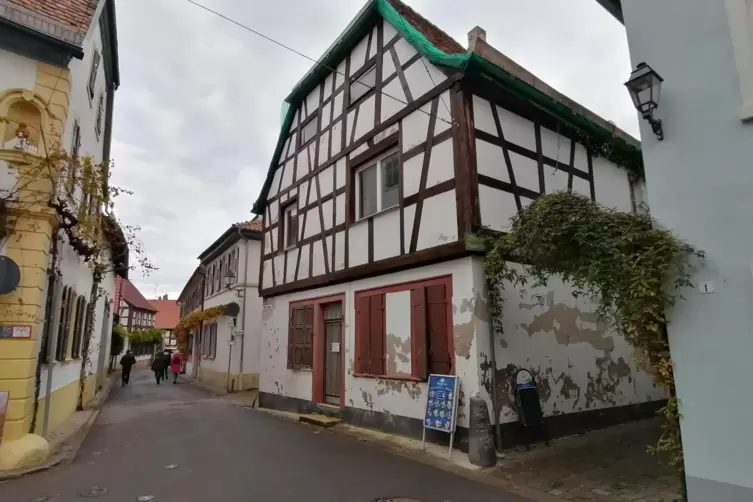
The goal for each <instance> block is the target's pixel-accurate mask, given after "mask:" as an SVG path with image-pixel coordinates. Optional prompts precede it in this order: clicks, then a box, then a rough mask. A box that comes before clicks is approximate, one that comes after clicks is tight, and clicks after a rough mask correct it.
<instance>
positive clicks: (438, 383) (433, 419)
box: [421, 375, 460, 458]
mask: <svg viewBox="0 0 753 502" xmlns="http://www.w3.org/2000/svg"><path fill="white" fill-rule="evenodd" d="M459 393H460V379H459V378H458V377H456V376H452V375H429V392H428V395H427V396H426V410H425V412H424V427H423V434H422V436H421V449H422V450H424V449H426V429H434V430H437V431H442V432H447V433H449V434H450V451H449V455H448V458H452V444H453V443H454V442H455V428H456V426H457V416H458V394H459Z"/></svg>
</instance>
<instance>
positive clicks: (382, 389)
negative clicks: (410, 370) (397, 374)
mask: <svg viewBox="0 0 753 502" xmlns="http://www.w3.org/2000/svg"><path fill="white" fill-rule="evenodd" d="M378 385H379V386H378V388H377V395H378V396H384V395H385V394H402V393H403V392H405V393H407V394H408V395H409V396H410V398H411V399H412V400H414V401H417V400H418V399H419V398H420V397H421V387H420V386H419V385H418V383H417V382H409V381H405V380H384V379H380V380H379V384H378Z"/></svg>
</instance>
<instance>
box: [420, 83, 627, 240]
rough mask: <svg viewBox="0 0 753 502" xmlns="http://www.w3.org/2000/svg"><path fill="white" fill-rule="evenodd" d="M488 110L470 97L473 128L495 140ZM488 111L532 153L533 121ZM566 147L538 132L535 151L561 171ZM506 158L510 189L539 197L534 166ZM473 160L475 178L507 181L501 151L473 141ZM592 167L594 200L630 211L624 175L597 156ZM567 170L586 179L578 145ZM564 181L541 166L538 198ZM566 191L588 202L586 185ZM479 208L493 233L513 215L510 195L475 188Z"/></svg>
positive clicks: (579, 182) (524, 200) (579, 181)
mask: <svg viewBox="0 0 753 502" xmlns="http://www.w3.org/2000/svg"><path fill="white" fill-rule="evenodd" d="M492 106H493V105H492V104H491V103H490V102H489V101H487V100H485V99H483V98H480V97H478V96H473V112H474V121H475V127H476V129H478V130H480V131H483V132H486V133H488V134H491V135H493V136H494V137H495V138H499V134H498V132H497V128H496V125H495V123H494V118H493V112H492ZM494 108H496V111H497V115H498V117H499V121H500V126H501V128H502V133H503V135H504V138H505V140H506V141H509V142H512V143H515V144H516V145H518V146H521V147H523V148H526V149H528V150H529V151H531V152H534V153H535V152H536V132H535V127H534V124H533V122H531V121H530V120H528V119H525V118H523V117H520V116H518V115H515V114H514V113H512V112H510V111H508V110H506V109H504V108H502V107H500V106H496V105H495V106H494ZM570 148H571V140H570V139H569V138H566V137H564V136H562V135H560V134H559V133H558V132H557V131H551V130H549V129H547V128H546V127H541V151H542V153H543V154H544V155H545V156H546V157H548V158H550V159H552V160H554V161H555V162H560V163H562V164H563V167H566V166H567V165H569V163H570ZM508 156H509V158H510V164H511V166H512V172H513V176H514V178H515V179H514V181H515V184H516V185H517V186H518V187H522V188H526V189H528V190H531V191H533V192H536V193H541V192H540V190H541V186H540V181H539V172H538V163H537V161H536V160H533V159H531V158H529V157H526V156H524V155H521V154H518V153H516V152H513V151H508ZM476 161H477V166H478V172H479V173H480V174H483V175H485V176H489V177H491V178H494V179H497V180H499V181H502V182H505V183H512V182H513V180H512V179H511V177H510V173H509V170H508V167H507V164H506V162H505V158H504V153H503V150H502V148H501V147H499V146H497V145H494V144H491V143H488V142H486V141H484V140H482V139H479V138H476ZM592 165H593V177H594V181H593V183H594V193H595V197H596V201H597V202H599V203H600V204H603V205H604V206H606V207H610V208H617V209H619V210H621V211H626V212H629V211H632V202H631V199H630V181H629V178H628V173H627V171H626V170H624V169H621V168H619V167H617V166H616V165H614V164H612V163H610V162H608V161H607V160H605V159H603V158H600V157H593V159H592ZM573 168H574V169H575V170H576V171H577V172H579V173H583V174H584V175H588V171H589V170H588V155H587V153H586V149H585V147H584V146H583V145H581V144H579V143H576V144H575V152H574V157H573ZM406 172H410V170H408V171H406ZM568 177H569V175H568V173H567V172H565V171H563V170H562V169H559V167H555V166H551V165H547V164H545V165H544V193H546V194H550V193H554V192H558V191H563V190H567V185H568ZM409 179H410V178H409ZM572 191H573V192H574V193H579V194H581V195H585V196H587V197H589V198H590V197H591V185H590V182H589V181H588V180H586V179H583V178H581V177H578V176H576V175H574V176H573V182H572ZM520 201H521V205H522V207H525V206H527V205H528V204H530V202H531V199H530V198H528V197H525V196H522V195H521V196H520ZM479 207H480V211H481V223H482V224H483V225H485V226H488V227H490V228H493V229H495V230H502V231H504V230H507V229H508V228H509V220H510V218H511V217H512V216H514V215H515V214H516V213H517V206H516V203H515V198H514V196H513V194H511V193H509V192H504V191H502V190H498V189H495V188H490V187H486V186H483V185H480V186H479Z"/></svg>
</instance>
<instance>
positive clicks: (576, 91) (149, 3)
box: [112, 0, 638, 299]
mask: <svg viewBox="0 0 753 502" xmlns="http://www.w3.org/2000/svg"><path fill="white" fill-rule="evenodd" d="M199 1H200V2H202V3H203V4H204V5H207V6H209V7H211V8H213V9H215V10H217V11H219V12H222V13H223V14H225V15H227V16H229V17H231V18H233V19H236V20H238V21H239V22H241V23H243V24H245V25H247V26H250V27H252V28H254V29H257V30H259V31H261V32H263V33H264V34H266V35H268V36H270V37H272V38H275V39H277V40H279V41H281V42H283V43H285V44H286V45H288V46H291V47H293V48H295V49H297V50H299V51H300V52H303V53H304V54H307V55H309V56H311V57H313V58H318V57H319V56H320V55H321V54H322V53H323V52H324V50H325V49H326V48H327V47H328V46H329V45H330V44H331V43H332V42H333V41H334V40H335V38H336V37H337V36H338V35H339V34H340V33H341V32H342V30H343V29H344V28H345V26H346V25H347V24H348V23H349V22H350V21H351V19H352V18H353V17H354V16H355V14H356V13H357V12H358V10H359V9H360V8H361V6H362V5H363V3H362V2H361V1H360V0H317V1H312V0H280V1H275V2H266V1H261V0H243V1H240V0H199ZM364 1H365V0H364ZM406 3H408V4H410V5H411V6H412V7H413V8H414V9H416V10H417V11H419V12H420V13H421V14H423V15H424V16H425V17H427V18H428V19H429V20H430V21H432V22H433V23H434V24H436V25H437V26H439V27H440V28H442V29H443V30H445V31H446V32H448V33H449V34H450V35H452V36H453V37H454V38H455V39H456V40H457V41H459V42H460V43H461V44H463V45H464V46H465V45H467V33H468V31H469V30H470V29H471V28H473V27H474V26H475V25H480V26H481V27H482V28H484V29H486V31H487V41H488V42H489V43H491V44H492V45H493V46H495V47H496V48H497V49H499V50H500V51H502V52H503V53H505V54H506V55H507V56H509V57H511V58H512V59H514V60H515V61H517V62H518V63H519V64H521V65H522V66H524V67H525V68H527V69H528V70H529V71H531V72H532V73H534V74H535V75H537V76H538V77H539V78H541V79H542V80H544V81H545V82H547V83H548V84H549V85H551V86H552V87H554V88H555V89H557V90H559V91H560V92H563V93H564V94H566V95H568V96H569V97H570V98H572V99H574V100H575V101H577V102H579V103H581V104H583V105H584V106H586V107H588V108H590V109H591V110H593V111H594V112H596V113H597V114H599V115H601V116H603V117H604V118H606V119H608V120H612V121H614V122H615V123H616V124H617V125H618V126H620V127H621V128H623V129H624V130H626V131H627V132H629V133H630V134H632V135H634V136H636V137H637V135H638V128H637V117H636V113H635V109H634V108H633V107H632V105H631V103H630V99H629V97H628V95H627V92H626V90H625V88H624V87H623V85H622V83H623V82H624V81H625V80H627V77H628V75H629V73H630V63H629V58H628V50H627V40H626V37H625V31H624V28H623V26H622V25H621V24H619V23H618V22H617V21H615V20H614V19H613V18H612V17H611V16H609V15H608V14H607V13H606V11H604V10H603V9H602V8H601V7H600V6H599V5H598V4H597V3H596V1H595V0H568V1H566V2H565V1H562V0H527V1H525V2H520V1H518V0H463V1H462V2H458V1H457V0H406ZM116 4H117V16H118V37H119V52H120V72H121V87H120V89H119V90H118V91H117V93H116V97H115V129H114V138H113V150H112V151H113V159H114V162H115V170H114V172H113V182H114V183H115V184H116V185H119V186H123V187H125V188H128V189H130V190H133V192H134V195H132V196H129V197H122V198H120V199H119V200H118V201H117V215H118V216H119V217H120V218H121V219H122V220H123V221H124V222H125V223H128V224H133V225H140V226H141V227H142V230H141V233H140V235H141V238H142V240H143V242H144V244H145V247H146V250H147V252H148V255H149V257H150V259H151V260H152V262H153V263H154V265H156V266H157V267H159V271H157V272H154V273H152V274H151V275H150V276H149V277H146V278H145V277H143V276H142V274H141V272H140V271H134V272H132V274H131V279H132V280H133V282H134V283H135V284H136V285H137V286H138V287H139V289H140V290H141V291H142V293H143V294H144V295H145V296H146V297H147V298H153V297H154V296H155V294H159V295H162V294H165V293H167V294H169V295H170V298H171V299H172V298H177V295H178V293H179V292H180V291H181V289H182V288H183V286H184V285H185V282H186V281H187V280H188V278H189V276H190V274H191V273H192V272H193V270H194V268H195V267H196V265H198V261H197V260H196V257H197V256H198V254H199V253H200V252H201V251H203V250H204V249H205V248H206V247H207V246H209V245H210V244H211V243H212V242H213V241H214V240H215V239H216V238H217V237H219V235H220V234H221V233H222V232H224V231H225V230H226V229H227V228H228V227H229V226H230V224H232V223H234V222H238V221H245V220H248V219H251V218H252V214H251V213H250V210H251V205H252V204H253V202H254V200H255V199H256V197H257V195H258V193H259V190H260V189H261V186H262V183H263V181H264V177H265V174H266V171H267V167H268V166H269V162H270V159H271V156H272V153H273V150H274V147H275V141H276V138H277V134H278V132H279V127H280V109H281V103H282V100H283V99H284V98H285V96H286V95H287V94H288V92H289V91H290V90H291V88H292V87H293V86H294V85H295V84H296V83H297V82H298V80H299V79H300V78H301V77H302V76H303V74H304V73H305V72H306V71H307V70H308V69H309V68H310V66H311V62H310V61H308V60H306V59H304V58H302V57H301V56H298V55H296V54H294V53H291V52H288V51H287V50H285V49H282V48H280V47H278V46H276V45H274V44H272V43H270V42H268V41H267V40H264V39H262V38H260V37H258V36H256V35H254V34H253V33H250V32H248V31H246V30H244V29H242V28H240V27H237V26H235V25H233V24H231V23H229V22H227V21H225V20H223V19H221V18H218V17H216V16H213V15H212V14H210V13H208V12H205V11H203V10H202V9H200V8H198V7H196V6H194V5H191V4H190V3H189V2H187V1H186V0H157V1H155V0H117V2H116Z"/></svg>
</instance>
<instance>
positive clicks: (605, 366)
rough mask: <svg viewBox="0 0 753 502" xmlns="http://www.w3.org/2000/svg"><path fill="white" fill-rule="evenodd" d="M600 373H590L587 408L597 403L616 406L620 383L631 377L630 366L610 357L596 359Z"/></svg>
mask: <svg viewBox="0 0 753 502" xmlns="http://www.w3.org/2000/svg"><path fill="white" fill-rule="evenodd" d="M596 367H597V368H598V373H596V374H595V375H593V374H592V373H591V372H589V373H588V386H587V387H586V393H585V398H586V408H591V407H592V406H595V405H596V404H597V403H603V404H609V405H613V406H614V405H615V404H616V403H617V386H618V385H619V383H620V381H621V380H622V379H623V378H625V377H628V376H630V375H631V373H632V369H631V368H630V365H629V364H628V363H627V361H625V359H623V358H622V357H620V358H619V359H618V360H617V361H613V360H611V359H610V358H609V357H598V358H596Z"/></svg>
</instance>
